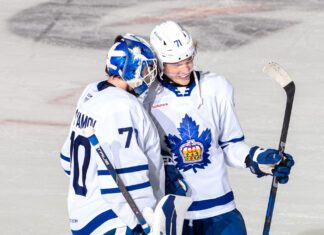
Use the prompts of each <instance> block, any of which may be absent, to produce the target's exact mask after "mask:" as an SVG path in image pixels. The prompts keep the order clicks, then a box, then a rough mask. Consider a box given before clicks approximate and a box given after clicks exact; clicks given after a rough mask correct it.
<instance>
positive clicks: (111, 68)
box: [106, 34, 157, 95]
mask: <svg viewBox="0 0 324 235" xmlns="http://www.w3.org/2000/svg"><path fill="white" fill-rule="evenodd" d="M106 73H107V74H108V75H109V76H119V77H121V78H122V79H123V80H124V81H125V82H127V84H128V85H129V86H130V87H131V88H133V89H134V91H135V93H136V94H137V95H141V94H143V93H144V92H146V91H147V90H148V88H149V86H150V85H151V84H152V82H153V81H154V79H155V77H156V75H157V61H156V59H155V55H154V52H153V50H152V49H151V47H150V45H149V44H148V43H147V42H146V41H145V40H144V39H143V38H141V37H139V36H137V35H134V34H126V35H124V36H119V37H117V38H116V40H115V44H114V45H113V46H112V47H111V48H110V50H109V52H108V54H107V59H106Z"/></svg>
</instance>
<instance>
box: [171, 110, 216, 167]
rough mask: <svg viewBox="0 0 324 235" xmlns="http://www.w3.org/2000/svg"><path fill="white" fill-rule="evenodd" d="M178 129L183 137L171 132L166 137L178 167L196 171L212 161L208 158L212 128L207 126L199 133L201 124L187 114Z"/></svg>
mask: <svg viewBox="0 0 324 235" xmlns="http://www.w3.org/2000/svg"><path fill="white" fill-rule="evenodd" d="M178 131H179V133H180V137H181V138H179V137H177V136H176V135H170V134H169V135H168V136H166V138H165V142H166V144H167V146H168V147H169V148H170V150H171V152H172V153H173V155H174V160H175V161H176V167H177V168H178V169H180V170H183V171H187V170H190V169H192V170H193V171H194V172H195V173H196V172H197V169H204V168H205V166H207V165H208V163H210V161H209V159H208V158H209V153H208V151H209V148H210V143H211V134H210V129H208V128H207V129H206V130H204V131H203V132H202V133H201V135H199V125H197V124H196V122H195V121H193V120H192V118H191V117H189V115H188V114H186V115H185V117H184V118H183V119H182V122H181V123H180V127H179V128H178Z"/></svg>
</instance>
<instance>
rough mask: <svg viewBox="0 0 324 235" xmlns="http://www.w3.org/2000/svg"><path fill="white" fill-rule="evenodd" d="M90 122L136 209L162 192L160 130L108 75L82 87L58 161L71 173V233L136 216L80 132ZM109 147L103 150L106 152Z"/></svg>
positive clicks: (99, 229) (118, 224)
mask: <svg viewBox="0 0 324 235" xmlns="http://www.w3.org/2000/svg"><path fill="white" fill-rule="evenodd" d="M89 125H90V126H93V127H94V129H95V131H96V135H97V137H98V139H99V141H100V143H101V145H102V147H103V149H104V150H105V149H107V148H110V150H111V151H112V155H113V156H109V155H108V158H109V160H110V161H111V162H112V164H113V166H114V168H115V169H116V171H117V173H119V175H120V177H121V179H122V180H123V182H124V184H125V186H126V187H127V189H128V191H129V193H130V194H131V196H132V198H133V199H134V200H135V202H136V204H137V206H138V207H139V209H140V210H142V209H143V208H144V207H151V208H154V207H155V205H156V203H157V201H158V200H160V198H162V197H163V195H164V167H163V160H162V157H161V149H160V146H159V136H158V132H157V130H156V128H155V126H154V125H153V122H152V121H151V118H150V117H149V115H148V114H147V113H146V111H145V110H144V108H143V107H142V105H141V104H140V103H139V102H138V101H137V99H136V97H135V96H133V95H131V94H129V93H128V92H125V91H124V90H122V89H120V88H116V87H114V86H112V85H109V83H107V82H106V81H102V82H99V83H98V82H97V83H93V84H90V85H88V86H87V88H86V89H85V90H84V92H83V93H82V95H81V97H80V99H79V101H78V104H77V109H76V112H75V116H74V118H73V121H72V124H71V127H70V131H69V135H68V137H67V139H66V141H65V143H64V145H63V148H62V151H61V164H62V166H63V168H64V171H65V172H66V173H67V175H69V176H70V188H69V194H68V211H69V217H70V227H71V230H72V233H73V234H104V233H105V232H108V231H111V230H113V229H116V228H117V229H118V228H123V229H124V228H125V227H126V225H127V226H128V227H129V228H130V229H132V228H134V227H135V226H136V225H137V224H138V221H137V219H136V217H135V215H134V213H133V211H132V210H131V208H130V206H129V205H128V204H127V202H126V200H125V199H124V197H123V195H122V194H121V192H120V190H119V188H118V186H117V185H116V183H115V182H114V180H113V178H112V177H111V175H110V174H109V171H108V170H107V168H106V166H105V165H104V164H103V162H102V160H101V159H100V157H99V155H98V154H97V152H96V151H95V149H94V148H93V147H91V145H90V143H89V141H88V139H87V138H86V137H84V136H83V134H82V129H83V128H85V127H87V126H89ZM108 152H109V151H107V150H106V153H108Z"/></svg>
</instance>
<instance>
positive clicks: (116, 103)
mask: <svg viewBox="0 0 324 235" xmlns="http://www.w3.org/2000/svg"><path fill="white" fill-rule="evenodd" d="M80 102H82V104H81V105H83V106H87V107H88V108H89V109H96V110H103V111H102V112H103V113H104V112H105V110H107V112H118V111H122V110H129V109H131V108H132V107H137V106H138V105H140V104H139V102H138V100H137V99H136V97H135V96H134V95H132V94H130V93H129V92H127V91H125V90H123V89H121V88H118V87H115V86H113V85H111V84H109V83H108V82H107V81H99V82H94V83H91V84H89V85H88V86H87V87H86V88H85V90H84V92H83V94H82V95H81V97H80V99H79V104H80Z"/></svg>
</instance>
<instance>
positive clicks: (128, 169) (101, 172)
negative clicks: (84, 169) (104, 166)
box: [98, 164, 149, 175]
mask: <svg viewBox="0 0 324 235" xmlns="http://www.w3.org/2000/svg"><path fill="white" fill-rule="evenodd" d="M148 169H149V168H148V165H147V164H146V165H139V166H131V167H125V168H119V169H116V172H117V174H124V173H132V172H137V171H143V170H148ZM98 175H110V172H109V171H108V170H99V171H98Z"/></svg>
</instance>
